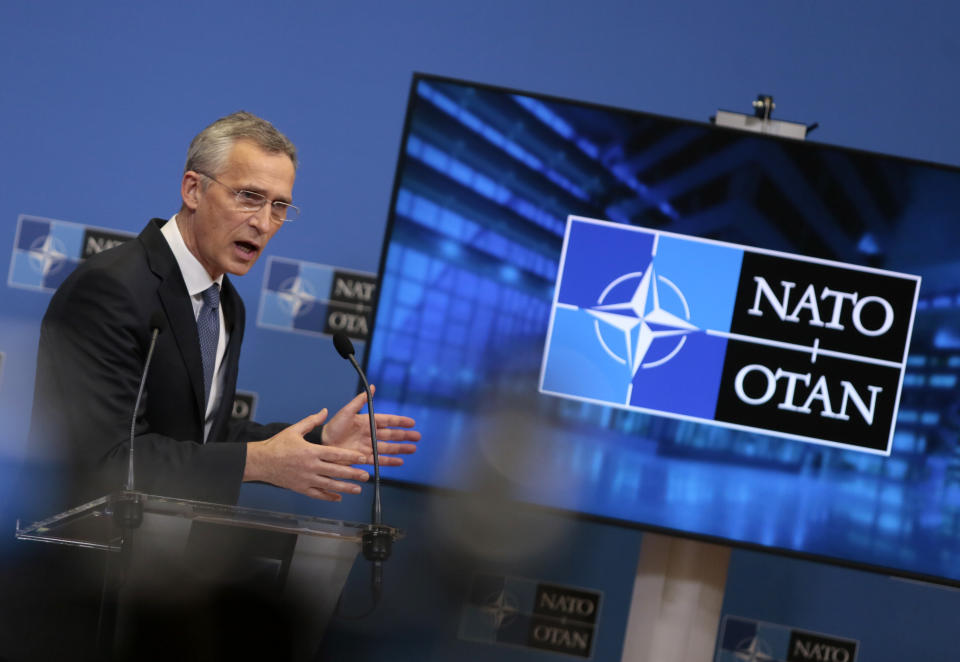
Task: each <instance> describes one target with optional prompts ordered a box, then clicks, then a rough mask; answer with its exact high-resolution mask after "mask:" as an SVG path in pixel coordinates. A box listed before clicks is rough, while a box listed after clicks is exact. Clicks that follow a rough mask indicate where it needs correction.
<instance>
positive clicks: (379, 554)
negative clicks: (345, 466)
mask: <svg viewBox="0 0 960 662" xmlns="http://www.w3.org/2000/svg"><path fill="white" fill-rule="evenodd" d="M333 346H334V347H335V348H336V349H337V353H338V354H340V356H342V357H343V358H345V359H347V360H348V361H350V363H351V364H352V365H353V368H354V370H356V371H357V374H358V375H360V381H361V382H362V383H363V389H364V390H365V391H366V392H367V415H368V417H369V419H370V442H371V447H372V448H373V512H372V513H371V521H372V524H371V526H370V528H369V529H367V531H366V532H365V533H364V534H363V544H362V548H363V556H364V557H365V558H366V559H367V560H368V561H372V562H373V588H374V591H375V599H378V598H379V591H380V585H381V581H382V574H381V573H382V571H383V569H382V563H383V561H386V560H387V559H388V558H390V551H391V550H390V548H391V544H392V542H393V539H392V538H391V536H390V530H389V529H388V528H387V527H385V526H383V524H382V522H381V515H380V459H379V457H378V456H377V423H376V419H375V417H374V414H373V394H372V393H371V392H370V384H368V383H367V377H366V375H364V374H363V369H361V368H360V364H358V363H357V359H356V357H355V356H354V351H353V343H352V342H350V338H348V337H347V336H346V334H344V333H342V332H339V331H338V332H337V333H335V334H333Z"/></svg>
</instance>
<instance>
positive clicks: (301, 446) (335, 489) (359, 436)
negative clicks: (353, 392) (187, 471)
mask: <svg viewBox="0 0 960 662" xmlns="http://www.w3.org/2000/svg"><path fill="white" fill-rule="evenodd" d="M371 390H373V389H372V387H371ZM366 403H367V397H366V394H364V393H361V394H360V395H358V396H357V397H355V398H354V399H353V400H351V401H350V402H348V403H347V404H346V406H344V407H343V408H342V409H340V411H338V412H337V413H336V414H334V416H333V418H331V419H330V421H329V422H328V423H327V424H326V425H324V427H323V433H322V435H321V437H322V439H323V445H319V444H313V443H310V442H309V441H307V440H306V439H305V438H304V437H305V435H307V434H308V433H309V432H310V431H311V430H313V429H314V428H316V427H317V426H318V425H321V424H322V423H323V422H324V421H325V420H326V419H327V410H326V409H324V410H322V411H320V412H319V413H316V414H312V415H310V416H307V417H306V418H304V419H303V420H301V421H298V422H297V423H294V424H293V425H291V426H289V427H287V428H284V429H283V430H282V431H281V432H279V433H278V434H276V435H274V436H273V437H270V438H269V439H267V440H266V441H252V442H248V443H247V463H246V466H245V467H244V472H243V480H244V481H263V482H266V483H271V484H273V485H277V486H279V487H285V488H287V489H291V490H293V491H295V492H299V493H301V494H306V495H307V496H310V497H314V498H316V499H323V500H324V501H340V500H341V498H342V496H341V495H342V494H344V493H346V494H359V493H360V486H359V485H357V484H356V483H353V482H348V481H359V482H364V481H366V480H367V479H368V478H369V477H370V475H369V474H368V473H367V472H366V471H364V470H363V469H357V468H356V467H354V466H352V465H355V464H373V447H372V444H371V442H370V423H369V419H368V417H367V415H366V414H361V413H360V410H361V409H363V407H364V405H365V404H366ZM375 420H376V426H377V442H378V443H377V449H378V452H379V458H378V459H379V461H380V464H381V465H382V466H392V467H396V466H400V465H401V464H403V459H402V458H400V457H396V456H397V455H409V454H410V453H413V452H415V451H416V450H417V446H416V444H415V443H413V442H416V441H419V440H420V433H419V432H417V431H416V430H414V429H412V428H413V426H414V421H413V419H412V418H409V417H408V416H397V415H392V414H377V415H376V418H375Z"/></svg>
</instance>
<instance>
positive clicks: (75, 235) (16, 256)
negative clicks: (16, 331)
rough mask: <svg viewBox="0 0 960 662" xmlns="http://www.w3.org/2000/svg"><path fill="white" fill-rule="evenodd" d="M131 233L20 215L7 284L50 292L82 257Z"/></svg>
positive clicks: (110, 246) (109, 245) (112, 244)
mask: <svg viewBox="0 0 960 662" xmlns="http://www.w3.org/2000/svg"><path fill="white" fill-rule="evenodd" d="M132 236H133V235H132V234H130V233H129V232H121V231H118V230H107V229H104V228H97V227H93V226H89V225H82V224H80V223H70V222H68V221H55V220H52V219H49V218H38V217H36V216H27V215H25V214H21V215H20V216H19V218H18V219H17V236H16V239H15V240H14V244H13V255H12V256H11V259H10V273H9V274H8V276H7V283H8V284H9V285H10V286H11V287H20V288H24V289H29V290H39V291H42V292H53V291H54V290H56V289H57V288H58V287H59V286H60V283H62V282H63V281H64V279H65V278H66V277H67V276H69V275H70V272H72V271H73V270H74V268H76V266H77V265H78V264H80V263H81V262H83V261H84V260H85V259H86V258H88V257H90V256H91V255H93V254H95V253H99V252H100V251H102V250H106V249H108V248H112V247H113V246H116V245H117V244H121V243H123V242H124V241H126V240H127V239H129V238H130V237H132Z"/></svg>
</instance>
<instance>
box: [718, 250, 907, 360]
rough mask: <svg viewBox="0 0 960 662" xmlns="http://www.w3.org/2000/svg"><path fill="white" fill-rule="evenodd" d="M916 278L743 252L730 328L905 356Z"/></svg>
mask: <svg viewBox="0 0 960 662" xmlns="http://www.w3.org/2000/svg"><path fill="white" fill-rule="evenodd" d="M916 288H917V284H916V282H915V281H913V280H911V279H905V278H902V277H897V276H887V275H884V274H878V273H873V272H868V271H858V270H854V269H847V268H843V267H834V266H829V265H825V264H819V263H816V262H807V261H803V260H793V259H787V258H784V257H782V256H774V255H766V254H762V253H752V252H745V253H744V255H743V264H742V267H741V270H740V283H739V286H738V289H737V298H736V304H735V307H734V314H733V320H732V323H731V328H730V330H731V332H733V333H737V334H743V335H748V336H753V337H758V338H767V339H776V340H779V341H781V342H786V343H792V344H799V345H804V346H813V345H814V343H817V344H818V345H819V347H820V348H821V349H827V350H832V351H835V352H843V353H846V354H856V355H858V356H868V357H871V358H878V359H884V360H886V361H895V362H897V363H899V362H901V361H903V356H904V347H905V345H906V342H907V336H908V334H909V331H910V322H911V311H912V307H913V300H914V297H915V294H916Z"/></svg>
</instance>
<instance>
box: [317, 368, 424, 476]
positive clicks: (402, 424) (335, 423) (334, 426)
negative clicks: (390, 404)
mask: <svg viewBox="0 0 960 662" xmlns="http://www.w3.org/2000/svg"><path fill="white" fill-rule="evenodd" d="M373 391H374V387H373V386H371V387H370V392H371V393H372V392H373ZM365 404H367V396H366V394H365V393H360V394H359V395H357V397H355V398H354V399H353V400H351V401H350V402H348V403H347V404H346V405H345V406H344V407H343V409H341V410H340V411H338V412H337V413H336V414H334V416H333V418H331V419H330V422H329V423H327V424H326V425H325V426H323V434H322V435H321V436H322V438H323V443H324V445H325V446H333V447H336V448H342V449H344V450H347V451H357V452H359V453H363V455H364V459H363V460H362V461H361V464H373V448H372V444H371V443H370V420H369V417H368V416H367V414H361V413H360V410H361V409H363V406H364V405H365ZM375 420H376V426H377V452H378V453H379V458H378V459H379V460H380V466H384V467H399V466H400V465H401V464H403V458H400V457H393V456H395V455H409V454H411V453H414V452H416V450H417V446H416V444H414V443H412V442H415V441H420V433H419V432H417V431H416V430H413V429H410V428H413V426H414V425H415V423H414V420H413V419H412V418H410V417H409V416H397V415H394V414H377V415H376V417H375Z"/></svg>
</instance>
